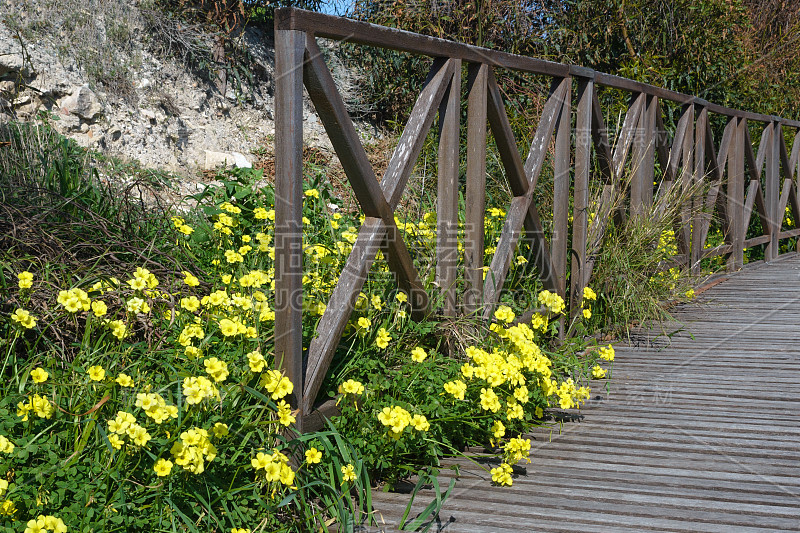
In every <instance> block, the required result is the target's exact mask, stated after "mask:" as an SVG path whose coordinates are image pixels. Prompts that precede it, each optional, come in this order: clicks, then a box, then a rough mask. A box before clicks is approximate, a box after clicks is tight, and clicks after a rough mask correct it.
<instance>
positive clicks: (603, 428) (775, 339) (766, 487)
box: [370, 254, 800, 533]
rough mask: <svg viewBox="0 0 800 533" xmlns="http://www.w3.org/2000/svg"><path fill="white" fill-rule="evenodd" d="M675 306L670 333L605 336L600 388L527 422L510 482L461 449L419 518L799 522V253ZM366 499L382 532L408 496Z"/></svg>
mask: <svg viewBox="0 0 800 533" xmlns="http://www.w3.org/2000/svg"><path fill="white" fill-rule="evenodd" d="M676 318H677V320H678V321H679V322H680V323H682V325H683V326H681V324H677V323H676V324H672V325H671V328H670V331H675V330H679V331H678V333H675V334H674V335H672V336H671V337H666V336H660V337H659V336H656V335H654V334H646V333H643V334H642V335H641V336H640V337H637V338H634V340H633V342H632V343H631V345H630V346H627V347H618V348H617V356H616V360H615V362H614V370H613V379H612V380H611V383H610V389H609V391H610V392H608V393H607V392H606V391H605V390H603V387H602V385H601V384H600V383H597V382H595V384H594V386H593V396H592V401H591V402H590V403H588V404H587V405H586V407H584V408H583V409H581V410H580V413H579V414H580V421H578V422H575V423H567V424H564V426H563V430H562V431H561V432H560V433H559V431H558V428H557V427H556V428H555V430H554V431H553V432H552V433H549V432H545V431H542V430H537V431H536V432H534V433H533V434H532V436H533V437H534V438H535V439H536V440H535V443H534V445H533V449H532V450H531V460H532V462H531V463H530V464H528V465H525V471H524V473H522V474H521V475H519V476H517V477H516V478H515V479H514V485H513V487H510V488H500V487H492V486H490V483H489V475H488V472H485V471H483V470H481V469H480V468H477V467H475V466H474V465H472V464H471V463H469V462H467V461H461V462H460V464H461V465H462V470H461V472H462V475H461V478H460V479H459V481H458V483H457V485H456V489H455V491H454V493H453V495H452V497H451V499H450V500H449V501H448V502H447V503H446V504H445V506H444V508H443V510H442V512H441V513H440V515H439V521H438V522H437V523H436V524H434V525H433V527H432V529H431V530H432V531H444V532H447V533H466V532H473V533H494V532H496V533H511V532H528V531H554V532H555V531H564V532H566V531H570V532H573V531H581V532H594V531H596V532H604V533H605V532H609V533H610V532H617V531H626V532H630V531H673V532H688V531H714V532H726V533H727V532H773V531H800V255H796V254H791V255H787V256H782V257H781V259H780V260H778V261H775V262H773V263H770V264H766V265H762V266H760V267H758V268H752V269H745V270H744V271H741V272H739V273H737V274H734V275H731V276H730V278H729V279H727V280H725V281H722V282H721V283H718V284H716V285H714V286H713V287H711V288H709V289H708V290H706V291H704V292H703V293H702V294H700V295H699V296H698V299H697V303H696V304H691V305H687V306H685V307H683V308H681V309H679V310H677V313H676ZM681 327H682V329H681ZM447 475H448V471H444V472H443V475H442V481H443V482H444V484H445V485H446V479H447ZM423 496H428V501H430V500H429V498H430V494H429V493H426V494H424V495H423ZM374 499H375V502H376V503H375V507H376V509H377V510H378V512H379V516H378V520H379V522H380V521H381V519H382V520H383V521H384V522H385V525H384V526H381V527H379V528H371V529H370V530H377V531H381V530H382V531H395V530H396V523H397V518H398V516H399V514H400V513H402V509H403V506H404V504H405V501H406V500H407V499H408V496H404V495H396V494H385V493H376V494H374ZM419 500H420V501H422V500H425V497H420V498H419ZM415 509H416V508H415Z"/></svg>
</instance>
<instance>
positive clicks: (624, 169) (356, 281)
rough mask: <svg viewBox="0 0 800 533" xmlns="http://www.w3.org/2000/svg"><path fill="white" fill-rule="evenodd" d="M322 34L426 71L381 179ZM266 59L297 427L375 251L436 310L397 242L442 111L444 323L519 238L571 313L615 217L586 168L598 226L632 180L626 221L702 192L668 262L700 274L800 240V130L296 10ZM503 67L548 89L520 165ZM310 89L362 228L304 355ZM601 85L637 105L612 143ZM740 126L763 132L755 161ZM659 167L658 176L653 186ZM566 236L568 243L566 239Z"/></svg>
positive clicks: (286, 358) (481, 308) (503, 263)
mask: <svg viewBox="0 0 800 533" xmlns="http://www.w3.org/2000/svg"><path fill="white" fill-rule="evenodd" d="M318 37H320V38H328V39H335V40H338V41H346V42H349V43H356V44H362V45H370V46H377V47H382V48H389V49H394V50H400V51H405V52H410V53H414V54H422V55H425V56H429V57H432V58H434V61H433V66H432V67H431V70H430V72H429V74H428V78H427V81H426V83H425V85H424V87H423V89H422V90H421V92H420V94H419V97H418V99H417V101H416V104H415V105H414V107H413V110H412V112H411V115H410V118H409V119H408V122H407V124H406V126H405V129H404V131H403V133H402V136H401V138H400V141H399V143H398V145H397V148H396V149H395V151H394V154H393V156H392V158H391V160H390V162H389V166H388V168H387V170H386V172H385V174H384V175H383V177H382V179H380V180H378V179H377V178H376V176H375V173H374V170H373V168H372V167H371V166H370V164H369V161H368V159H367V155H366V152H365V150H364V148H363V146H362V144H361V142H360V140H359V136H358V134H357V133H356V129H355V127H354V125H353V123H352V121H351V118H350V117H349V115H348V113H347V111H346V109H345V105H344V103H343V101H342V97H341V96H340V94H339V92H338V91H337V88H336V86H335V84H334V80H333V78H332V76H331V72H330V70H329V69H328V67H327V65H326V63H325V61H324V59H323V56H322V54H321V53H320V49H319V47H318V44H317V41H316V38H318ZM275 56H276V60H275V68H276V72H275V75H276V87H275V112H276V115H275V122H276V129H275V147H276V162H275V173H276V175H275V180H276V185H275V187H276V200H275V249H276V268H275V280H276V284H275V291H276V294H275V298H276V317H275V339H276V340H275V357H276V361H277V362H278V363H279V364H280V365H281V367H282V369H283V370H284V371H285V373H286V375H287V376H288V377H289V378H290V379H291V380H292V381H293V382H294V383H295V391H294V397H293V402H294V405H295V406H297V407H298V408H299V410H300V413H299V414H300V416H299V417H298V420H299V423H300V425H301V429H302V426H303V424H305V422H304V421H306V420H310V419H308V417H309V416H310V415H311V414H312V411H313V410H314V408H315V401H316V398H317V394H318V392H319V389H320V386H321V384H322V381H323V379H324V377H325V373H326V372H327V370H328V367H329V365H330V363H331V360H332V358H333V354H334V351H335V349H336V346H337V345H338V343H339V341H340V339H341V337H342V333H343V331H344V328H345V326H346V324H347V321H348V320H349V317H350V315H351V313H352V312H353V309H354V305H355V299H356V297H357V295H358V294H359V292H360V290H361V288H362V286H363V283H364V281H365V279H366V276H367V273H368V272H369V269H370V266H371V265H372V262H373V260H374V259H375V256H376V253H377V252H378V250H380V249H383V250H385V251H387V256H388V262H389V265H390V268H391V270H392V271H393V272H394V273H395V274H396V279H397V281H398V285H399V287H400V289H402V290H403V291H405V292H406V293H407V294H408V295H409V297H410V298H409V301H410V302H411V305H412V309H413V312H412V316H413V317H414V318H416V319H420V318H423V317H425V316H426V315H427V314H428V313H429V312H430V307H431V300H430V297H429V295H428V294H427V292H426V290H425V288H424V287H423V286H422V283H421V281H420V276H419V274H418V273H417V271H416V270H415V267H414V264H413V261H412V258H411V255H410V253H409V251H408V248H407V247H406V244H405V243H404V241H403V235H402V233H401V232H400V231H399V230H398V228H397V226H396V225H395V221H394V212H395V209H396V208H397V205H398V202H399V201H400V198H401V196H402V194H403V191H404V189H405V187H406V184H407V182H408V179H409V177H410V175H411V172H412V170H413V167H414V165H415V163H416V160H417V158H418V156H419V154H420V151H421V150H422V147H423V142H424V141H425V138H426V136H427V135H428V132H429V130H430V128H431V126H432V124H433V121H434V119H435V118H436V116H437V114H438V118H439V120H438V127H439V144H438V150H439V164H438V199H437V219H438V221H437V234H438V235H437V237H438V238H437V253H436V256H437V265H436V281H437V285H438V287H439V288H440V290H441V291H442V293H443V294H442V301H443V305H442V307H441V308H440V309H438V310H437V312H438V313H439V314H442V315H446V316H447V315H455V314H456V313H459V312H468V313H482V314H483V316H484V317H487V318H488V317H490V316H491V313H492V312H493V309H494V306H495V305H496V303H497V302H498V299H499V297H500V294H501V291H502V289H503V285H504V282H505V277H506V275H507V273H508V270H509V266H510V263H511V260H512V258H513V257H514V253H515V250H516V248H517V245H518V243H519V241H520V239H521V238H525V239H527V240H528V241H529V243H530V245H531V247H532V249H533V257H534V258H535V266H536V267H537V269H538V272H539V273H540V274H541V279H542V283H543V285H544V287H545V288H547V289H549V290H551V291H554V292H557V293H558V294H559V295H561V296H562V297H565V296H566V295H567V290H566V289H567V283H569V287H570V291H569V294H570V295H571V299H572V302H570V304H571V305H570V307H571V309H573V310H574V309H579V308H580V297H581V296H580V295H582V292H583V288H584V287H585V286H587V284H588V283H589V281H590V278H591V275H592V270H593V267H594V261H595V258H594V256H593V255H592V254H588V253H587V238H588V237H587V236H588V235H590V234H591V235H600V236H602V235H603V233H604V230H605V224H607V223H608V221H609V218H612V219H613V217H599V216H598V217H595V219H594V220H593V221H592V222H591V224H592V225H591V226H590V221H589V185H590V181H589V180H590V175H591V174H592V173H593V168H599V169H600V171H599V175H598V176H597V179H599V180H601V182H600V183H601V184H602V194H601V205H600V207H599V208H598V212H600V213H602V212H603V206H602V202H610V201H611V199H610V197H611V195H612V190H613V188H614V186H615V184H619V183H621V180H622V179H623V176H625V175H626V173H627V174H628V176H627V177H626V181H625V183H629V186H628V190H627V194H628V209H629V210H630V213H634V214H635V213H637V212H638V213H642V212H646V211H645V210H646V209H648V208H649V207H650V206H652V205H653V201H654V195H655V194H657V191H664V190H668V189H669V186H670V185H671V184H673V183H680V184H682V185H699V187H697V189H696V190H700V191H702V194H701V195H696V197H695V198H693V199H691V201H692V202H693V203H694V207H700V209H691V210H689V209H687V210H686V213H688V214H686V215H685V216H684V217H683V218H684V220H682V223H681V224H680V225H679V227H677V231H676V240H677V245H678V255H677V256H676V257H675V264H678V265H681V266H682V267H684V268H689V269H691V270H692V271H693V272H699V268H700V261H701V260H702V259H704V258H708V257H714V256H720V255H724V256H725V257H726V260H727V267H728V269H730V270H737V269H739V268H741V266H742V264H743V259H744V256H743V250H744V249H745V248H748V247H751V246H755V245H758V244H766V249H765V259H766V260H767V261H769V260H772V259H774V258H775V257H776V256H777V254H778V251H779V248H778V241H779V240H780V239H785V238H789V237H796V236H800V228H795V229H789V230H786V231H784V230H782V229H781V224H782V220H783V218H784V217H783V214H784V211H785V209H786V207H787V206H789V207H790V208H791V212H792V218H793V220H794V221H798V220H800V202H799V201H798V193H797V191H798V185H799V183H798V182H799V180H800V165H798V159H799V153H800V122H798V121H793V120H786V119H783V118H780V117H776V116H767V115H761V114H758V113H751V112H747V111H739V110H735V109H729V108H726V107H723V106H720V105H716V104H713V103H710V102H707V101H704V100H702V99H700V98H696V97H694V96H691V95H686V94H681V93H678V92H674V91H670V90H667V89H663V88H659V87H654V86H652V85H647V84H644V83H639V82H635V81H632V80H629V79H625V78H620V77H617V76H612V75H608V74H603V73H601V72H595V71H593V70H591V69H587V68H583V67H578V66H574V65H564V64H559V63H553V62H549V61H544V60H541V59H536V58H531V57H523V56H517V55H512V54H508V53H504V52H500V51H495V50H487V49H483V48H478V47H474V46H470V45H466V44H462V43H457V42H452V41H446V40H442V39H435V38H432V37H427V36H423V35H418V34H414V33H410V32H406V31H401V30H397V29H392V28H385V27H381V26H376V25H372V24H367V23H363V22H356V21H353V20H349V19H344V18H339V17H332V16H328V15H322V14H319V13H312V12H308V11H303V10H297V9H291V8H286V9H279V10H277V11H276V18H275ZM463 64H466V72H467V76H468V79H467V84H466V85H467V89H466V99H467V106H468V113H467V125H466V129H467V141H466V144H467V146H466V191H465V198H466V224H465V230H466V234H465V242H464V265H465V268H464V277H465V282H466V288H467V290H466V292H465V293H464V295H463V301H462V302H459V301H458V298H457V294H456V293H455V290H454V287H455V286H456V283H455V282H456V276H457V272H458V270H457V266H458V259H459V257H458V249H457V230H458V197H459V169H460V160H459V153H460V150H459V149H460V146H459V145H460V139H461V136H460V129H461V124H460V115H461V113H460V107H461V98H462V94H461V93H462V89H461V87H462V83H461V75H462V65H463ZM497 69H512V70H515V71H519V72H524V73H530V74H535V75H545V76H549V77H550V78H551V79H552V85H551V88H550V93H549V96H548V98H547V100H546V102H545V105H544V110H543V112H542V115H541V118H540V120H539V123H538V125H537V126H536V129H535V133H534V135H533V142H532V143H531V145H530V147H529V151H528V155H527V158H526V159H525V160H524V161H523V160H522V158H521V157H520V151H519V149H518V146H517V141H516V140H515V138H514V133H513V131H512V128H511V126H510V124H509V119H508V116H507V114H506V107H505V104H504V102H503V98H502V95H501V91H500V90H499V88H498V83H497V80H496V78H495V70H497ZM304 85H305V88H306V89H307V91H308V95H309V96H310V98H311V101H312V102H313V105H314V107H315V108H316V111H317V113H318V114H319V117H320V119H321V121H322V123H323V125H324V127H325V130H326V132H327V134H328V136H329V137H330V140H331V143H332V145H333V147H334V149H335V151H336V155H337V156H338V158H339V161H340V162H341V164H342V166H343V168H344V171H345V173H346V174H347V177H348V179H349V181H350V184H351V186H352V188H353V191H354V193H355V196H356V198H357V200H358V202H359V204H360V206H361V209H362V210H363V213H364V216H365V220H364V223H363V225H362V226H361V228H360V230H359V233H358V238H357V240H356V243H355V244H354V246H353V250H352V252H351V253H350V255H349V257H348V259H347V264H346V267H345V268H344V270H343V271H342V274H341V276H340V279H339V282H338V285H337V286H336V288H335V289H334V291H333V293H332V295H331V299H330V301H329V303H328V305H327V309H326V311H325V313H324V315H323V316H322V318H321V319H320V322H319V326H318V328H317V332H316V336H315V337H314V338H313V340H312V341H311V343H310V346H309V347H308V352H307V354H305V357H304V352H303V346H302V328H301V323H302V322H301V321H302V314H301V313H302V305H301V304H302V283H301V282H302V276H303V274H302V264H303V250H302V223H301V216H302V215H301V206H302V180H303V175H302V159H301V157H302V143H303V135H302V133H303V131H302V130H303V108H302V106H303V86H304ZM600 86H605V87H610V88H614V89H618V90H622V91H625V92H627V93H629V94H630V105H629V107H628V110H627V113H626V114H625V118H624V121H623V123H622V126H621V128H619V130H618V133H617V135H616V136H615V139H613V141H614V142H613V144H612V139H610V138H609V134H608V131H607V129H606V126H605V123H604V118H603V112H602V109H601V107H600V100H599V98H598V93H597V89H598V87H600ZM665 100H666V101H671V102H676V103H678V104H679V105H680V106H681V112H680V118H679V120H678V121H677V126H676V127H675V131H674V132H672V133H670V132H668V131H666V129H665V127H664V120H663V117H662V115H663V113H662V104H661V102H662V101H665ZM573 108H574V109H573ZM710 114H716V115H720V116H722V117H724V120H725V121H726V126H725V128H724V133H723V135H722V139H721V140H720V142H719V144H716V143H715V141H714V139H713V135H712V128H711V126H710V124H709V115H710ZM573 115H574V129H573ZM487 122H488V124H489V127H490V128H491V133H492V135H493V137H494V140H495V143H496V146H497V151H498V154H499V158H500V160H501V161H502V165H503V167H504V169H505V174H506V177H507V179H508V185H509V188H510V190H511V192H512V194H513V199H512V200H511V205H510V207H509V209H508V212H507V218H506V220H505V225H504V227H503V232H502V235H501V238H500V241H499V243H498V245H497V249H496V252H495V253H494V257H493V259H492V262H491V267H490V272H489V275H486V276H485V279H484V272H483V266H484V265H483V258H484V242H483V241H484V216H485V209H486V152H487V128H486V125H487ZM749 123H760V124H763V131H762V134H761V139H760V143H759V146H758V150H757V152H755V153H754V151H753V144H752V142H751V139H750V133H749V128H748V124H749ZM785 129H791V130H792V131H793V132H794V134H795V135H794V140H793V144H792V150H791V153H789V152H788V151H787V149H786V144H785V142H784V132H785ZM551 144H552V145H553V148H552V150H551ZM612 146H613V148H612ZM592 147H594V152H593V150H592ZM548 153H551V154H552V168H553V177H554V179H553V183H554V185H553V212H552V231H551V232H550V233H551V235H552V237H551V238H550V240H549V241H548V239H547V237H546V235H545V231H544V230H543V227H542V222H541V217H540V213H539V211H538V209H537V198H536V197H535V195H534V191H535V190H536V184H537V180H538V178H539V175H540V173H541V171H542V168H543V165H544V164H545V159H546V157H547V156H548ZM593 153H594V155H593ZM656 162H658V167H656ZM726 165H727V171H726ZM656 168H658V169H659V173H658V175H656ZM764 169H765V170H764ZM781 177H782V178H783V180H782V181H781ZM654 181H656V182H659V181H660V183H659V187H654V186H653V183H654ZM570 200H571V202H570ZM570 205H572V207H571V210H572V223H571V227H570V222H569V215H570ZM754 208H755V211H756V213H757V214H758V216H759V218H760V219H761V226H762V228H763V233H762V234H761V235H758V236H755V237H751V238H747V228H748V225H749V221H750V217H751V215H752V212H753V209H754ZM714 210H716V216H717V217H718V218H719V220H720V221H721V225H722V229H723V234H724V244H722V245H720V246H717V247H714V248H706V239H707V236H708V232H709V228H710V224H711V220H712V214H713V212H714ZM570 229H571V236H572V239H571V242H568V235H570ZM568 247H569V257H570V261H571V265H570V268H569V270H568V269H567V266H568V265H567V261H568ZM567 272H569V279H567Z"/></svg>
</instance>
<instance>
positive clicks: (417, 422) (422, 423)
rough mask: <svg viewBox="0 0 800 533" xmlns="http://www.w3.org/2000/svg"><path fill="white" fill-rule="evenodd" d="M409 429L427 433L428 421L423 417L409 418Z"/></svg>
mask: <svg viewBox="0 0 800 533" xmlns="http://www.w3.org/2000/svg"><path fill="white" fill-rule="evenodd" d="M411 427H413V428H414V429H416V430H417V431H428V430H429V429H430V428H431V425H430V423H429V422H428V419H427V418H425V415H414V416H413V417H412V418H411Z"/></svg>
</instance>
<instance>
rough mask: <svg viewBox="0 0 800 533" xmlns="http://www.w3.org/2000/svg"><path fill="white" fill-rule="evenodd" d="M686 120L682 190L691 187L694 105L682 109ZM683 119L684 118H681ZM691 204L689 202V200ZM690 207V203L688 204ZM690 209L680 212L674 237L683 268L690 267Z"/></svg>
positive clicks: (686, 207) (681, 178) (686, 208)
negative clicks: (683, 262) (682, 258)
mask: <svg viewBox="0 0 800 533" xmlns="http://www.w3.org/2000/svg"><path fill="white" fill-rule="evenodd" d="M682 114H683V115H684V116H685V117H686V119H687V124H686V133H685V134H684V136H683V147H682V148H681V156H682V164H681V166H682V168H681V175H680V180H681V186H682V187H683V190H686V189H687V188H689V187H691V185H692V171H693V166H694V165H693V163H694V104H687V105H685V106H684V107H683V113H682ZM681 118H684V117H681ZM689 202H691V200H689ZM690 205H691V203H690ZM690 215H691V208H690V207H689V206H684V207H683V209H682V210H681V224H680V228H679V233H680V234H679V235H676V237H677V238H676V240H677V244H678V253H679V254H681V255H683V256H684V257H685V258H686V263H685V266H686V267H689V266H690V265H691V250H692V249H691V242H692V234H691V228H690V225H691V216H690Z"/></svg>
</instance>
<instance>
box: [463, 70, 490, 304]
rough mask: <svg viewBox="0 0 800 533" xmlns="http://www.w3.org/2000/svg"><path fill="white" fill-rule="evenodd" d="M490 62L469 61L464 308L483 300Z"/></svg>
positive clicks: (480, 302)
mask: <svg viewBox="0 0 800 533" xmlns="http://www.w3.org/2000/svg"><path fill="white" fill-rule="evenodd" d="M488 75H489V67H488V65H482V64H470V65H469V78H468V89H467V91H468V94H469V96H468V106H467V191H466V199H467V203H466V213H465V220H466V226H465V228H464V230H465V231H464V234H465V238H464V277H465V278H466V281H467V290H466V293H465V294H464V309H465V310H466V311H467V312H468V313H471V312H475V311H477V310H478V309H479V308H480V306H481V305H482V304H483V253H484V242H483V239H484V228H483V218H484V216H485V213H486V118H487V117H486V113H487V99H488V94H487V82H488Z"/></svg>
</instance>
